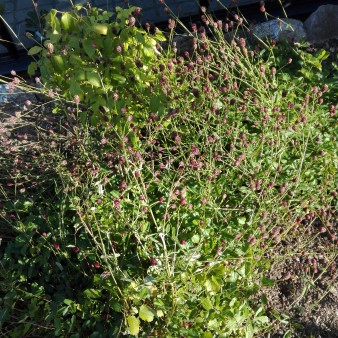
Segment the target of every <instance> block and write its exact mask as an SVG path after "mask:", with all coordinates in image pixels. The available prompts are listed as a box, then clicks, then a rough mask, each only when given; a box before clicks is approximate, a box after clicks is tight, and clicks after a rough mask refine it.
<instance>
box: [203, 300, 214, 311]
mask: <svg viewBox="0 0 338 338" xmlns="http://www.w3.org/2000/svg"><path fill="white" fill-rule="evenodd" d="M201 305H202V307H203V309H204V310H207V311H209V310H211V309H212V302H211V300H210V298H202V299H201Z"/></svg>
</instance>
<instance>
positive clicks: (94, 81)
mask: <svg viewBox="0 0 338 338" xmlns="http://www.w3.org/2000/svg"><path fill="white" fill-rule="evenodd" d="M86 78H87V81H88V82H89V83H90V84H91V85H92V86H93V87H101V80H100V76H99V75H98V74H97V73H94V72H90V71H89V72H86Z"/></svg>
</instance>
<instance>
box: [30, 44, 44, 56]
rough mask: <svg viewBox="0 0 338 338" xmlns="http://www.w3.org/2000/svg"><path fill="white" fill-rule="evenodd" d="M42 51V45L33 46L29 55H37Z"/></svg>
mask: <svg viewBox="0 0 338 338" xmlns="http://www.w3.org/2000/svg"><path fill="white" fill-rule="evenodd" d="M41 51H42V47H39V46H33V47H32V48H31V49H30V50H29V51H28V55H35V54H38V53H40V52H41Z"/></svg>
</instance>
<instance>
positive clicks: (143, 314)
mask: <svg viewBox="0 0 338 338" xmlns="http://www.w3.org/2000/svg"><path fill="white" fill-rule="evenodd" d="M139 316H140V318H141V319H142V320H144V321H146V322H149V323H150V322H152V321H153V320H154V313H153V310H152V309H151V308H150V307H149V306H148V305H145V304H143V305H141V307H140V311H139Z"/></svg>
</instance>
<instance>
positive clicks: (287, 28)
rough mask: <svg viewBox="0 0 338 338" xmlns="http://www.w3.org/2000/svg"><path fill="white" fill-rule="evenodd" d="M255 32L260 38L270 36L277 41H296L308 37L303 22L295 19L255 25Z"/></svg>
mask: <svg viewBox="0 0 338 338" xmlns="http://www.w3.org/2000/svg"><path fill="white" fill-rule="evenodd" d="M253 33H254V35H255V36H256V37H258V38H260V39H264V38H267V37H270V38H271V39H273V40H275V41H276V42H278V41H281V40H284V39H287V40H293V41H296V42H298V41H301V40H304V39H306V32H305V30H304V28H303V23H302V22H301V21H299V20H295V19H280V20H270V21H267V22H263V23H261V24H258V25H256V26H255V27H254V29H253Z"/></svg>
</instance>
